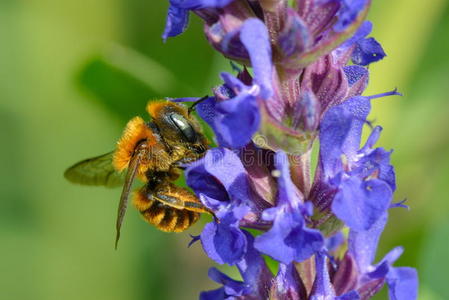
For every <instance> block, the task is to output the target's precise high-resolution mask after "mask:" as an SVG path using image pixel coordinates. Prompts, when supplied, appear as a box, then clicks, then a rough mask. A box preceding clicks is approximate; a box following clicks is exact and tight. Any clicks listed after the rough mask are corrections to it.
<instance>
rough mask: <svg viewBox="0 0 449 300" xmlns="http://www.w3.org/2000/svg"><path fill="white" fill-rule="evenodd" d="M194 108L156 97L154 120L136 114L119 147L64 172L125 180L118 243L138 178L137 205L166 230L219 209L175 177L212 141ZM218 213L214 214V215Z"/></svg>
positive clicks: (108, 181)
mask: <svg viewBox="0 0 449 300" xmlns="http://www.w3.org/2000/svg"><path fill="white" fill-rule="evenodd" d="M205 99H207V96H206V97H203V98H201V99H200V100H198V101H196V102H195V103H194V104H193V105H192V106H191V107H190V108H188V109H187V108H186V107H185V106H184V105H182V104H178V103H174V102H170V101H165V100H164V101H151V102H149V103H148V105H147V107H146V109H147V112H148V114H149V115H150V117H151V121H148V122H146V121H144V120H143V119H142V118H141V117H134V118H133V119H131V120H130V121H129V122H128V124H127V125H126V127H125V130H124V131H123V135H122V137H121V138H120V139H119V141H118V142H117V147H116V150H115V151H112V152H109V153H107V154H104V155H101V156H97V157H94V158H89V159H86V160H83V161H81V162H79V163H77V164H75V165H73V166H71V167H70V168H68V169H67V170H66V171H65V173H64V176H65V178H66V179H68V180H69V181H71V182H73V183H78V184H83V185H100V186H106V187H115V186H119V185H122V184H123V189H122V193H121V196H120V202H119V206H118V212H117V220H116V239H115V248H116V249H117V244H118V241H119V239H120V228H121V226H122V222H123V218H124V216H125V212H126V208H127V205H128V198H129V194H130V191H131V186H132V184H133V182H134V180H135V178H136V177H137V178H139V179H141V180H142V181H143V182H144V183H145V184H144V186H143V187H141V188H140V189H138V190H137V191H136V192H135V193H134V201H133V204H134V206H135V207H136V208H137V210H138V211H139V212H140V213H141V215H142V216H143V218H144V219H145V220H146V221H147V222H148V223H150V224H152V225H154V226H156V227H157V228H158V229H160V230H162V231H166V232H182V231H184V230H186V229H187V228H189V227H190V226H191V225H192V224H194V223H195V222H196V221H198V219H199V217H200V214H201V213H209V214H212V215H213V216H214V214H213V213H212V212H211V211H210V210H209V209H207V208H206V207H205V206H204V205H203V204H202V203H201V202H200V201H199V199H198V198H197V197H196V196H195V195H194V194H192V193H191V192H190V191H189V190H187V189H185V188H182V187H179V186H176V185H175V184H174V183H173V181H175V180H176V179H177V178H178V177H179V176H180V174H181V171H182V170H183V169H184V167H183V166H184V165H185V164H188V163H191V162H194V161H196V160H198V159H200V158H202V157H203V156H204V155H205V153H206V150H207V149H208V141H207V139H206V137H205V136H204V135H203V134H202V131H201V127H200V125H199V123H198V122H197V120H196V119H195V118H194V117H193V116H192V115H191V111H192V110H193V108H194V107H195V105H196V104H197V103H199V102H200V101H203V100H205ZM214 218H215V216H214Z"/></svg>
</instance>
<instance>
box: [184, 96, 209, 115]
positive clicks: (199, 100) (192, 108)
mask: <svg viewBox="0 0 449 300" xmlns="http://www.w3.org/2000/svg"><path fill="white" fill-rule="evenodd" d="M207 99H209V96H208V95H206V96H204V97H201V98H200V99H198V100H196V101H195V102H193V104H192V105H191V106H190V107H189V109H188V110H187V113H188V115H190V114H191V113H192V111H194V110H195V106H197V105H198V104H199V103H201V102H203V101H204V100H207Z"/></svg>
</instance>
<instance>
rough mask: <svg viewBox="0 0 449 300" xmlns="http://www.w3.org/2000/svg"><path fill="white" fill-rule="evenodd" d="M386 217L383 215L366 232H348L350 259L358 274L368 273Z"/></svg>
mask: <svg viewBox="0 0 449 300" xmlns="http://www.w3.org/2000/svg"><path fill="white" fill-rule="evenodd" d="M387 218H388V215H387V213H385V214H384V215H383V216H382V217H381V218H379V220H378V221H377V222H376V223H375V224H374V225H373V226H372V227H371V228H370V229H369V230H367V231H359V232H358V231H355V230H353V229H351V230H350V231H349V240H348V248H349V252H350V253H351V255H352V257H354V259H355V261H356V262H357V266H358V269H359V271H360V273H362V274H363V273H366V272H367V271H369V268H370V266H371V264H372V263H373V261H374V257H375V255H376V251H377V245H378V243H379V238H380V235H381V234H382V231H383V230H384V227H385V224H386V223H387Z"/></svg>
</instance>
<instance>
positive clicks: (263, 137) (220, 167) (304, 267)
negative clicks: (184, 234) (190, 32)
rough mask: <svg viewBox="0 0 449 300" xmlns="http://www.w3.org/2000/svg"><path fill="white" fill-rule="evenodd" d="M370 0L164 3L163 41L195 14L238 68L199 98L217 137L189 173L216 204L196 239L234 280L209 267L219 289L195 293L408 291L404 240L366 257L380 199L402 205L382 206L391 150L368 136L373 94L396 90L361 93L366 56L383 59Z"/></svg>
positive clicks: (412, 282) (301, 298)
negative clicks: (315, 150)
mask: <svg viewBox="0 0 449 300" xmlns="http://www.w3.org/2000/svg"><path fill="white" fill-rule="evenodd" d="M370 2H371V1H370V0H296V1H293V4H292V3H291V2H289V1H271V0H259V1H246V0H245V1H244V0H234V1H232V0H184V1H183V0H171V1H170V8H169V12H168V17H167V23H166V28H165V32H164V39H166V38H167V37H170V36H175V35H177V34H180V33H182V32H183V31H184V30H185V28H186V26H187V22H188V17H189V12H190V11H192V12H194V13H195V14H196V15H197V16H199V17H200V18H201V19H202V20H203V21H204V32H205V35H206V38H207V40H208V42H209V43H210V44H211V46H212V47H214V48H215V49H216V50H217V51H219V52H220V53H222V54H223V55H224V56H225V57H226V58H229V59H231V60H233V61H235V62H237V63H239V64H241V65H242V66H241V67H237V66H236V65H234V66H235V67H234V70H237V74H236V75H235V76H234V75H232V74H229V73H221V78H222V80H223V84H221V85H220V86H218V87H216V88H214V89H213V96H211V97H208V98H207V99H205V100H204V101H202V102H201V103H199V104H198V105H197V108H198V110H197V111H198V114H199V115H200V116H201V117H202V118H203V120H205V121H206V122H207V123H208V124H209V125H210V127H211V128H212V129H213V131H214V133H215V137H216V139H217V142H218V145H219V148H214V149H210V150H208V152H207V153H206V155H205V156H204V157H203V158H202V159H200V160H198V161H196V162H194V163H192V164H191V165H189V166H188V167H187V170H186V176H187V184H188V185H189V186H190V187H191V188H192V189H193V191H194V192H195V193H196V195H197V196H198V198H199V199H200V201H201V202H202V203H203V204H204V206H206V207H207V208H208V209H209V210H210V211H211V212H213V214H214V215H215V218H214V221H213V222H210V223H208V224H206V225H205V227H204V228H203V231H202V233H201V235H200V236H199V237H195V238H194V239H193V241H192V243H193V242H194V241H196V240H198V239H199V240H200V241H201V244H202V247H203V249H204V251H205V253H206V254H207V255H208V256H209V257H210V258H211V259H212V260H214V261H215V262H217V263H219V264H228V265H231V266H236V267H237V268H238V270H239V272H240V275H241V277H242V279H241V280H235V279H232V278H230V277H229V276H227V275H226V274H224V273H222V272H220V271H219V270H217V269H215V268H211V269H210V271H209V277H210V278H211V279H212V280H214V281H215V282H217V283H219V284H220V287H219V288H218V289H215V290H212V291H206V292H202V293H201V295H200V299H204V300H209V299H248V300H253V299H254V300H256V299H268V298H269V299H277V300H328V299H329V300H331V299H332V300H336V299H337V300H359V299H360V300H365V299H370V298H371V297H372V296H373V295H374V294H376V293H377V292H378V291H379V290H380V289H381V288H382V287H383V286H384V285H385V284H386V285H387V286H388V288H389V295H390V300H408V299H411V300H414V299H416V298H417V286H418V279H417V274H416V271H415V270H414V269H412V268H408V267H395V266H394V263H395V261H396V260H397V259H398V257H399V256H400V255H401V254H402V248H401V247H397V248H394V249H393V250H392V251H390V253H388V254H387V255H385V257H384V258H383V259H381V260H380V261H379V262H377V263H375V257H376V251H377V245H378V242H379V239H380V236H381V233H382V231H383V230H384V227H385V224H386V222H387V218H388V210H389V209H390V208H394V207H403V206H404V205H403V204H402V202H400V203H396V204H392V198H393V193H394V191H395V190H396V178H395V172H394V168H393V166H392V165H391V162H390V156H391V153H392V152H391V151H386V150H385V149H383V148H376V147H375V144H376V142H377V140H378V139H379V136H380V133H381V131H382V128H381V127H380V126H371V124H370V123H369V122H368V121H367V118H368V114H369V112H370V110H371V101H372V100H373V99H375V98H379V97H383V96H390V95H398V93H397V92H396V91H392V92H389V93H384V94H380V95H375V96H371V97H367V96H362V93H363V92H364V90H365V88H366V87H367V84H368V79H369V72H368V69H367V68H366V67H365V66H367V65H369V64H370V63H373V62H376V61H378V60H381V59H382V58H383V57H385V52H384V51H383V49H382V46H381V45H380V44H379V43H378V42H377V41H376V40H375V39H374V38H372V37H369V34H370V33H371V30H372V24H371V23H370V22H368V21H364V19H365V17H366V15H367V12H368V8H369V6H370ZM350 61H352V63H353V64H352V65H350V64H349V63H350ZM192 100H195V98H181V99H177V100H175V101H178V102H181V101H192ZM365 124H368V125H370V127H372V131H371V133H370V135H369V137H368V138H367V140H366V142H365V143H364V144H363V145H362V144H361V140H362V129H363V127H364V126H365ZM316 140H319V156H318V162H317V166H316V171H315V175H314V176H315V177H314V178H313V181H312V180H311V170H312V169H313V166H312V165H311V159H310V155H311V148H312V146H313V143H315V142H316ZM344 227H347V228H349V235H346V236H345V235H344V234H343V233H342V232H345V231H344V230H341V229H342V228H344ZM249 228H250V229H252V230H248V229H249ZM264 255H266V256H269V257H270V258H271V259H273V260H275V261H276V262H277V263H278V264H277V266H278V267H277V270H276V267H274V269H275V270H274V271H273V273H272V272H271V271H270V270H269V269H268V268H267V265H266V263H265V259H264V257H263V256H264ZM274 274H276V275H275V276H274Z"/></svg>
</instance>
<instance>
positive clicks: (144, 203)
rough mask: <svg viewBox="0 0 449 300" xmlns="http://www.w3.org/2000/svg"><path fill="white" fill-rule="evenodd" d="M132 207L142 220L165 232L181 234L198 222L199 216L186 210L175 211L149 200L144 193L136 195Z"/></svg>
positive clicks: (175, 209)
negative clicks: (133, 206)
mask: <svg viewBox="0 0 449 300" xmlns="http://www.w3.org/2000/svg"><path fill="white" fill-rule="evenodd" d="M134 205H135V206H136V208H137V209H138V210H139V211H140V213H141V214H142V216H143V218H144V219H145V220H146V221H147V222H148V223H150V224H152V225H154V226H156V227H157V228H158V229H160V230H162V231H166V232H182V231H184V230H186V229H187V228H189V227H190V226H192V225H193V224H194V223H195V222H196V221H198V219H199V217H200V214H199V213H197V212H193V211H189V210H186V209H177V208H173V207H170V206H168V205H165V204H163V203H161V202H159V201H157V200H149V199H148V198H147V197H145V195H144V193H140V192H138V193H136V196H135V198H134Z"/></svg>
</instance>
